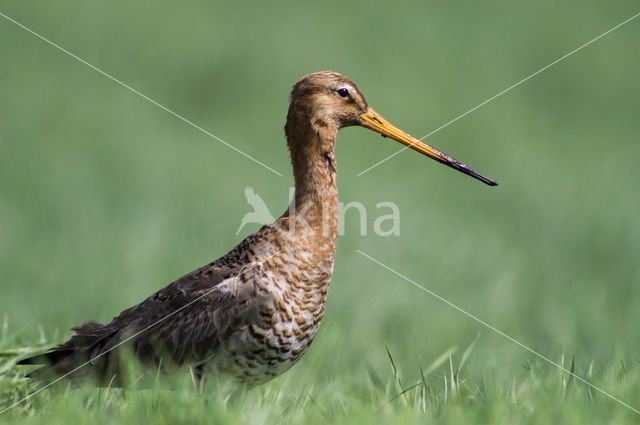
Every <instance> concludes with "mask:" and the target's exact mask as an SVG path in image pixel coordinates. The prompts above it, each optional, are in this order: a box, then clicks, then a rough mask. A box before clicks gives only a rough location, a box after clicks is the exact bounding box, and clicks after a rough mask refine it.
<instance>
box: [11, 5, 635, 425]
mask: <svg viewBox="0 0 640 425" xmlns="http://www.w3.org/2000/svg"><path fill="white" fill-rule="evenodd" d="M32 6H33V4H32V3H31V2H13V3H7V4H6V5H3V6H2V7H1V8H0V9H1V11H2V13H5V14H7V15H8V16H11V17H12V18H14V19H16V20H18V21H20V22H22V23H23V24H25V25H27V26H29V27H31V28H33V29H34V30H36V31H38V32H40V33H42V35H43V36H46V37H47V38H50V39H51V40H52V41H54V42H56V43H58V44H60V45H61V46H63V47H65V48H67V49H69V50H70V51H72V52H73V53H75V54H77V55H79V56H80V57H82V58H83V59H85V60H87V61H88V62H90V63H92V64H94V65H96V66H98V67H100V68H101V69H103V70H104V71H106V72H109V73H111V74H113V75H114V76H115V77H117V78H119V79H121V80H122V81H123V82H125V83H127V84H129V85H131V86H132V87H134V88H136V89H137V90H140V91H141V92H142V93H144V94H145V95H148V96H150V97H151V98H153V99H154V100H156V101H158V102H160V103H161V104H163V105H166V106H167V107H170V108H171V109H173V110H175V111H176V112H178V113H180V114H181V115H183V116H185V117H186V118H188V119H190V120H192V121H193V122H194V123H196V124H198V125H200V126H202V127H203V128H205V129H206V130H208V131H211V132H212V133H214V134H216V135H217V136H219V137H221V138H223V139H225V140H227V141H228V142H229V143H232V144H233V145H234V146H237V147H238V148H239V149H242V150H243V151H245V152H247V153H249V154H250V155H252V156H254V157H256V158H257V159H259V160H260V161H262V162H264V163H265V164H267V165H269V166H270V167H272V168H274V169H275V170H277V171H279V172H280V173H282V174H283V175H284V177H279V176H278V175H276V174H273V173H271V172H270V171H268V170H265V169H264V168H262V167H259V166H255V165H254V164H253V163H251V162H249V161H247V160H246V158H244V157H243V156H241V155H238V154H237V153H236V152H234V151H232V150H230V149H228V148H226V147H225V146H224V145H221V144H220V143H219V142H217V141H216V140H214V139H211V138H210V137H208V136H206V135H204V134H202V133H200V132H198V131H197V130H195V129H193V128H192V127H190V126H187V125H185V124H184V122H182V121H180V120H178V119H175V118H174V117H172V116H171V115H169V114H167V113H166V112H165V111H163V110H161V109H158V108H157V107H154V106H153V105H152V104H150V103H149V102H147V101H145V100H144V99H142V98H140V97H138V96H135V95H134V94H133V93H131V92H129V91H127V90H126V89H124V88H122V87H120V86H118V85H115V84H114V83H113V82H112V81H109V80H108V79H105V78H104V77H103V76H101V75H100V74H98V73H96V72H95V71H93V70H91V69H90V68H87V67H86V66H85V65H82V64H81V63H79V62H77V61H75V60H73V59H72V58H70V57H68V56H66V55H64V54H63V53H61V52H60V51H57V50H56V49H53V48H52V47H51V46H49V45H47V44H45V43H43V42H42V41H41V40H38V39H37V38H36V37H34V36H33V35H31V34H29V33H27V32H25V31H24V30H22V29H20V28H18V27H17V26H15V25H14V24H11V23H10V22H7V21H5V20H2V19H0V45H1V46H2V49H0V60H1V61H2V62H1V63H2V79H1V81H0V99H1V100H2V101H1V102H0V312H1V313H2V315H3V317H6V319H4V327H3V329H2V340H1V341H0V352H1V353H0V394H1V396H0V398H1V399H2V401H1V402H0V404H1V405H2V406H7V405H9V403H10V402H11V401H13V400H18V399H20V397H21V396H23V395H25V394H27V393H30V392H31V391H34V388H36V387H35V386H34V385H33V384H29V383H27V382H26V381H25V380H24V379H22V376H23V373H24V370H23V369H20V368H16V367H14V363H15V361H16V359H18V358H20V357H21V356H24V355H26V354H27V352H32V351H38V350H41V349H43V348H45V347H48V346H50V345H53V344H56V343H59V342H61V341H63V340H64V339H65V338H67V337H68V336H69V331H68V329H69V328H70V327H71V326H74V325H77V324H78V323H81V322H83V321H86V320H89V319H95V320H100V321H108V320H109V319H110V318H111V317H112V316H113V315H114V314H115V313H117V312H119V311H121V310H122V309H124V308H126V307H128V306H130V305H132V304H134V303H136V302H139V301H140V300H141V299H143V298H145V297H146V296H148V295H149V294H150V293H152V292H153V291H155V290H157V289H158V288H159V287H161V286H163V285H165V284H166V283H167V282H170V281H172V280H173V279H175V278H177V277H179V276H181V275H182V274H184V273H186V272H188V271H190V270H192V269H194V268H195V267H198V266H200V265H202V264H205V263H207V262H208V261H211V260H212V259H214V258H217V257H218V256H220V255H222V254H224V253H225V252H226V251H227V250H228V249H229V248H230V247H232V246H233V245H234V244H236V243H237V242H239V240H240V239H241V238H242V237H243V236H245V235H246V232H249V231H253V230H255V228H256V227H253V228H250V227H249V226H247V227H246V228H245V229H244V230H243V232H242V233H244V234H241V235H238V236H236V235H235V232H236V230H237V228H238V225H239V221H240V217H242V215H243V214H245V213H246V212H247V211H248V206H247V205H246V203H245V198H244V193H243V191H244V188H245V187H246V186H252V187H253V188H254V190H255V191H256V193H258V194H259V195H260V196H261V197H262V198H263V199H264V200H265V202H266V204H267V205H268V206H269V208H270V209H271V211H272V212H273V213H274V214H277V213H278V212H279V211H282V210H284V206H285V205H286V203H287V200H288V188H289V186H290V185H291V184H292V178H291V175H290V172H289V164H288V156H287V152H286V147H285V144H284V141H283V133H282V126H283V125H284V117H285V113H286V109H287V93H288V91H289V90H290V87H291V85H292V83H293V82H295V81H296V80H297V79H298V78H300V77H301V76H302V75H304V74H306V73H308V72H311V71H314V70H318V69H327V68H329V69H334V70H337V71H340V72H342V73H344V74H346V75H348V76H350V77H351V78H352V79H354V81H355V82H356V83H357V84H358V86H359V88H360V89H361V90H362V91H363V93H364V94H365V95H366V97H367V100H368V101H369V103H370V104H371V105H372V106H373V107H374V108H375V109H376V110H377V111H379V112H380V113H382V114H383V115H384V116H385V117H386V118H387V119H389V120H390V121H391V122H393V123H394V124H396V125H398V126H399V127H401V128H403V129H405V130H406V131H409V132H410V133H412V134H415V135H417V136H422V135H424V134H427V133H428V132H430V131H431V130H433V129H435V128H438V127H439V126H441V125H442V124H443V123H446V122H448V121H450V120H451V119H453V118H455V117H456V116H458V115H460V114H461V113H463V112H464V111H466V110H468V109H470V108H472V107H473V106H475V105H477V104H479V103H480V102H482V101H484V100H485V99H488V98H490V97H491V96H493V95H495V94H496V93H499V92H500V91H502V90H504V89H505V88H506V87H508V86H510V85H511V84H513V83H515V82H517V81H519V80H520V79H522V78H524V77H525V76H527V75H529V74H531V73H532V72H534V71H536V70H538V69H540V68H541V67H543V66H545V65H547V64H549V63H551V62H552V61H554V60H555V59H557V58H559V57H561V56H562V55H564V54H566V53H568V52H569V51H571V50H573V49H575V48H576V47H577V46H579V45H581V44H583V43H585V42H587V41H589V40H590V39H592V38H594V37H595V36H597V35H599V34H601V33H603V32H605V31H607V30H608V29H609V28H611V27H613V26H615V25H617V24H618V23H620V22H622V21H623V20H625V19H627V18H629V17H630V16H632V15H634V14H635V13H637V12H638V10H637V4H636V2H633V1H631V0H629V1H620V2H615V3H609V4H605V3H603V2H599V1H595V0H594V1H586V2H585V1H581V2H578V1H569V2H563V3H562V4H558V3H557V2H554V1H551V0H549V1H546V0H545V1H541V2H536V3H535V4H534V3H531V4H524V3H516V2H499V1H487V2H462V3H461V2H448V3H443V2H421V3H420V4H407V5H405V6H403V7H400V6H395V5H394V6H391V5H390V4H383V3H375V4H372V3H371V2H364V1H362V2H359V1H356V2H350V3H349V4H346V3H344V2H337V1H328V2H321V3H310V4H301V3H299V2H281V3H278V4H277V5H272V6H271V7H270V8H268V9H262V7H261V6H258V5H249V4H245V3H233V4H232V3H229V4H218V3H216V2H195V1H194V2H188V3H184V2H181V3H180V4H178V3H175V2H162V1H160V2H158V1H154V2H151V1H141V2H134V3H131V4H127V5H117V6H116V5H114V4H111V3H109V2H90V3H87V2H82V1H77V0H63V1H60V2H57V3H56V4H55V5H54V4H48V3H47V4H45V3H42V4H38V7H32ZM61 23H64V24H61ZM639 25H640V21H633V22H630V23H628V24H627V25H625V26H623V27H621V28H620V29H618V30H616V31H614V32H612V33H611V34H609V35H607V36H606V37H603V38H602V39H600V40H598V41H597V42H596V43H593V44H592V45H590V46H588V47H587V48H585V49H584V50H582V51H580V52H578V53H576V54H575V55H572V56H571V57H569V58H567V59H565V60H564V61H562V62H560V63H558V64H556V65H554V66H553V67H551V68H549V69H548V70H546V71H544V72H543V73H541V74H539V75H537V76H536V77H534V78H532V79H530V80H528V81H527V82H526V83H524V84H522V85H520V86H518V87H517V88H516V89H514V90H511V91H510V92H508V93H506V94H504V95H503V96H501V97H499V98H498V99H495V100H494V101H492V102H490V103H488V104H487V105H485V106H483V107H482V108H480V109H478V110H476V111H474V112H473V113H471V114H469V115H467V116H465V117H464V118H463V119H460V120H459V121H456V122H455V123H454V124H453V125H451V126H449V127H447V128H445V129H443V130H441V131H439V132H437V133H436V134H434V135H433V136H431V137H429V141H430V143H431V144H433V145H434V146H435V147H437V148H439V149H441V150H442V151H444V152H446V153H448V154H451V155H453V156H454V157H456V158H458V159H460V160H462V161H464V162H466V163H468V164H469V165H470V166H472V167H473V168H475V169H477V170H478V171H480V172H483V173H485V174H486V175H488V176H489V177H492V178H495V179H496V180H497V181H498V182H499V183H500V186H499V187H497V188H488V187H484V186H483V185H481V184H480V183H478V182H476V181H473V180H471V179H469V178H468V177H466V176H463V175H458V173H455V172H453V171H451V170H449V169H446V168H444V167H442V166H439V165H438V164H436V163H434V162H433V161H429V160H427V159H425V158H424V157H421V156H420V155H418V154H416V153H415V152H405V153H403V154H400V155H397V156H395V157H394V158H393V159H391V160H389V161H387V162H385V163H384V164H383V165H381V166H379V167H377V168H376V169H374V170H372V171H369V172H367V173H365V174H363V175H362V176H360V177H357V174H358V173H359V172H361V171H362V170H364V169H366V168H368V167H369V166H371V165H372V164H374V163H376V162H378V161H379V160H381V159H383V158H384V157H385V156H387V155H390V154H392V153H394V152H395V151H396V149H398V148H399V147H400V146H399V145H397V144H394V143H392V142H389V141H388V140H387V139H384V140H383V139H381V138H380V137H377V136H376V135H375V134H373V133H371V132H368V131H366V130H364V129H360V128H357V129H356V128H349V129H345V130H343V131H342V132H341V133H340V135H339V140H338V143H337V152H336V157H337V160H338V168H339V175H338V186H339V190H340V199H341V201H342V202H344V203H345V204H346V203H349V202H351V201H358V202H361V203H362V204H363V205H364V206H365V207H366V208H367V212H368V222H367V226H368V230H369V232H368V234H367V236H360V235H359V232H358V229H359V226H360V223H359V222H358V221H357V217H356V215H355V214H354V215H347V217H346V218H345V229H346V230H345V235H344V236H341V237H340V239H339V241H338V250H337V253H336V264H335V270H334V276H333V281H332V285H331V289H330V292H329V298H328V303H327V310H326V314H325V318H324V320H323V324H322V327H321V329H320V332H319V334H318V336H317V338H316V340H315V341H314V343H313V346H312V347H311V348H310V350H309V352H308V353H307V354H305V356H304V357H303V358H302V360H301V361H300V362H299V364H297V365H296V366H295V367H294V368H292V370H290V371H289V372H287V373H286V374H284V375H283V376H282V377H280V378H278V379H276V380H275V381H273V382H271V383H269V384H267V385H264V386H261V387H258V388H256V389H254V390H251V391H249V392H246V393H245V392H243V391H240V390H238V389H236V388H233V387H230V386H229V384H228V383H224V382H218V381H216V380H211V381H210V382H208V384H207V385H208V387H207V388H206V389H205V390H204V391H202V392H197V391H195V390H194V389H193V385H192V384H191V379H190V376H189V374H188V373H186V372H185V373H184V374H182V375H179V376H175V377H161V378H159V380H158V382H157V384H154V386H153V387H152V388H151V389H146V390H142V389H136V388H129V389H126V390H124V391H121V390H117V389H108V390H106V389H93V388H68V387H67V386H66V385H65V384H61V385H56V386H54V387H52V388H50V389H47V390H45V391H42V392H40V393H38V394H37V395H36V396H34V397H33V398H31V399H29V401H28V402H27V403H25V404H24V405H20V406H18V407H15V408H14V409H12V410H10V411H8V412H6V413H5V414H2V415H0V423H12V424H20V423H42V422H43V421H47V422H51V423H54V424H55V423H58V422H59V423H73V422H80V423H92V422H95V423H122V422H134V423H141V422H156V423H181V422H218V423H238V422H248V423H252V424H253V423H305V424H307V423H316V422H317V423H327V422H330V421H331V422H337V423H340V422H342V423H384V422H386V423H414V422H417V423H421V422H434V423H460V422H464V423H470V424H473V423H509V424H512V423H591V422H608V423H636V422H637V419H638V415H636V414H635V413H634V412H633V411H631V410H629V409H627V408H625V407H624V406H622V405H620V404H619V403H616V402H615V401H613V400H611V399H610V398H608V397H606V396H604V395H603V394H602V393H599V392H598V391H595V390H593V389H589V387H587V386H585V385H584V384H582V383H581V382H579V381H577V380H576V379H572V378H571V376H570V375H568V374H567V373H565V372H562V371H561V370H559V369H558V368H556V367H554V366H552V365H550V364H548V363H546V362H544V361H542V360H541V359H539V358H537V357H536V356H534V355H533V354H531V353H530V352H527V351H526V350H523V349H522V348H521V347H518V346H517V345H515V344H514V343H513V342H511V341H509V340H507V339H505V338H503V337H501V336H500V335H497V334H495V333H493V332H492V331H491V330H489V329H487V328H485V327H483V326H482V325H481V324H479V323H477V322H474V321H471V320H470V319H469V318H468V317H466V316H464V315H462V314H460V313H459V312H457V311H455V310H454V309H452V308H451V307H449V306H447V305H446V304H444V303H442V302H441V301H439V300H437V299H435V298H433V297H431V296H430V295H429V294H427V293H424V292H421V291H419V290H418V289H417V288H415V287H413V286H412V285H410V284H408V283H407V282H406V281H404V280H402V279H400V278H399V277H398V276H396V275H394V274H393V273H390V272H389V271H387V270H385V269H384V268H382V267H380V266H378V265H376V264H375V263H373V262H371V261H370V260H368V259H367V258H366V257H364V256H362V255H360V254H358V253H357V250H361V251H362V252H365V253H366V254H368V255H370V256H371V257H373V258H376V259H378V260H380V261H381V262H383V263H384V264H386V265H388V266H389V267H391V268H393V269H395V270H398V271H399V272H401V273H402V274H403V275H405V276H407V277H408V278H410V279H412V280H414V281H415V282H417V283H419V284H420V285H423V286H425V287H426V288H428V289H429V290H431V291H433V292H434V293H436V294H438V295H440V296H442V297H443V298H444V299H447V300H449V301H451V302H452V303H454V304H455V305H458V306H460V307H461V308H463V309H464V310H466V311H468V312H469V313H471V314H473V315H475V316H477V317H479V318H480V319H482V320H483V321H485V322H486V323H488V324H490V325H492V326H495V327H496V328H497V329H500V330H501V331H503V332H505V333H506V334H507V335H510V336H512V337H513V338H515V339H516V340H518V341H520V342H522V343H523V344H526V345H527V346H529V347H531V348H532V349H534V350H536V351H538V352H540V353H541V354H543V355H545V356H547V357H548V358H549V359H551V360H553V361H554V362H557V363H559V364H562V365H563V367H564V368H566V369H567V370H575V373H576V374H577V375H578V376H580V377H583V378H585V379H588V380H590V381H591V382H593V384H594V385H597V386H598V387H599V388H602V389H603V390H604V391H607V392H609V393H611V394H612V395H614V396H616V397H618V398H620V400H622V401H624V402H626V403H628V404H629V405H631V406H633V407H634V408H636V409H637V408H640V381H639V372H638V368H639V367H640V365H639V364H638V360H637V359H639V358H640V349H639V347H640V333H639V332H638V326H637V324H638V323H640V309H638V308H637V306H638V305H640V262H638V261H637V259H638V252H640V224H639V222H638V211H640V196H639V195H638V190H637V182H638V181H640V168H638V167H637V158H638V157H640V144H638V143H637V140H638V134H640V127H639V122H638V101H637V99H638V98H640V85H638V82H637V75H638V70H639V68H640V59H639V58H638V55H634V54H633V52H635V51H636V50H637V44H638V34H639V29H638V27H639ZM385 201H390V202H394V203H395V204H396V205H397V206H398V208H399V210H400V213H401V229H400V235H399V236H390V237H380V236H376V235H375V234H373V232H372V231H371V230H372V225H373V221H374V220H375V218H376V217H377V215H376V204H377V203H379V202H385ZM474 341H475V343H474ZM472 344H473V345H472ZM456 347H457V348H456ZM468 347H472V348H471V349H469V348H468ZM465 353H466V354H465Z"/></svg>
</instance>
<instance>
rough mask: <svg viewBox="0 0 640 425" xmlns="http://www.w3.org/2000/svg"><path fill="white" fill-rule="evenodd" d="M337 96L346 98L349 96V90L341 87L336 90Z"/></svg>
mask: <svg viewBox="0 0 640 425" xmlns="http://www.w3.org/2000/svg"><path fill="white" fill-rule="evenodd" d="M338 94H339V95H340V96H342V97H347V96H349V90H348V89H345V88H344V87H342V88H341V89H338Z"/></svg>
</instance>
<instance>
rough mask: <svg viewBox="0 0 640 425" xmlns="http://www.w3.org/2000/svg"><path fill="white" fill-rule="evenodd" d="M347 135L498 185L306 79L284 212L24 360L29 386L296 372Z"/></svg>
mask: <svg viewBox="0 0 640 425" xmlns="http://www.w3.org/2000/svg"><path fill="white" fill-rule="evenodd" d="M349 126H361V127H364V128H366V129H369V130H372V131H374V132H377V133H379V134H381V135H382V136H384V137H388V138H390V139H393V140H395V141H397V142H400V143H402V144H404V145H405V146H408V147H409V148H411V149H413V150H415V151H417V152H420V153H422V154H424V155H426V156H427V157H429V158H432V159H434V160H436V161H438V162H440V163H442V164H445V165H447V166H449V167H451V168H453V169H455V170H458V171H460V172H462V173H464V174H467V175H469V176H471V177H473V178H475V179H477V180H479V181H481V182H483V183H485V184H487V185H489V186H496V185H497V183H496V182H495V181H494V180H492V179H490V178H488V177H485V176H484V175H482V174H480V173H478V172H476V171H474V170H473V169H471V168H469V167H468V166H467V165H465V164H463V163H461V162H458V161H457V160H455V159H453V158H452V157H450V156H448V155H445V154H444V153H442V152H440V151H438V150H437V149H435V148H433V147H431V146H429V145H428V144H426V143H424V142H422V141H421V140H419V139H416V138H414V137H412V136H411V135H409V134H408V133H405V132H404V131H402V130H400V129H399V128H397V127H395V126H394V125H392V124H391V123H390V122H388V121H387V120H385V119H384V118H383V117H382V116H381V115H380V114H379V113H377V112H376V111H375V110H374V109H373V108H371V107H370V106H369V104H368V103H367V101H366V100H365V97H364V96H363V94H362V93H361V92H360V90H359V89H358V87H357V86H356V85H355V83H354V82H353V81H351V80H350V79H349V78H347V77H345V76H343V75H341V74H339V73H336V72H333V71H318V72H313V73H310V74H308V75H306V76H304V77H303V78H302V79H300V80H299V81H298V82H297V83H295V85H294V86H293V89H292V91H291V94H290V97H289V109H288V113H287V118H286V124H285V127H284V130H285V139H286V142H287V147H288V150H289V154H290V159H291V165H292V169H293V178H294V183H295V191H294V195H293V197H292V200H291V202H290V204H289V206H288V207H287V208H286V210H285V212H284V213H283V214H282V215H281V216H280V217H279V218H278V219H276V220H275V221H273V222H272V223H270V224H266V225H264V226H262V227H261V228H260V229H258V230H257V231H256V232H254V233H252V234H250V235H249V236H247V237H246V238H245V239H244V240H242V241H241V242H240V243H239V244H238V245H237V246H236V247H234V248H233V249H231V250H230V251H229V252H228V253H226V254H225V255H223V256H222V257H220V258H218V259H217V260H215V261H212V262H210V263H208V264H206V265H204V266H202V267H200V268H198V269H196V270H194V271H192V272H190V273H188V274H186V275H184V276H182V277H180V278H179V279H177V280H175V281H173V282H171V283H169V284H168V285H166V286H165V287H163V288H162V289H160V290H158V291H157V292H155V293H154V294H152V295H151V296H149V297H148V298H147V299H145V300H144V301H142V302H140V303H139V304H137V305H134V306H132V307H130V308H127V309H126V310H124V311H122V312H121V313H120V314H118V315H117V316H115V317H114V318H113V319H112V320H111V321H110V322H109V323H104V324H103V323H98V322H95V321H89V322H86V323H84V324H82V325H80V326H76V327H74V328H72V331H73V332H74V333H73V335H72V336H71V338H70V339H68V340H67V341H66V342H64V343H62V344H60V345H58V346H56V347H55V348H52V349H51V350H50V351H48V352H46V353H44V354H41V355H37V356H33V357H29V358H26V359H23V360H22V361H20V362H19V363H20V364H31V365H41V367H40V368H39V369H36V370H34V371H32V372H31V373H30V374H28V375H27V376H28V377H30V378H32V379H38V378H39V379H43V377H46V376H51V377H58V378H57V379H62V378H63V377H64V378H68V379H71V380H75V379H81V378H85V377H87V376H91V377H93V378H94V379H96V380H97V382H113V380H114V379H118V377H119V376H120V375H121V374H122V368H123V362H124V359H125V358H128V357H127V356H126V355H125V354H124V353H129V354H130V355H131V356H133V357H134V358H135V359H137V361H138V363H140V364H142V365H143V366H144V367H152V368H153V367H155V368H159V369H160V370H163V371H171V370H174V369H173V368H181V367H189V368H192V370H195V371H197V375H198V376H199V377H202V376H210V375H214V376H220V377H222V376H227V377H230V378H231V379H232V380H234V381H237V382H238V383H240V384H243V385H246V386H248V387H252V386H255V385H260V384H263V383H265V382H268V381H270V380H271V379H273V378H275V377H277V376H279V375H280V374H282V373H283V372H285V371H286V370H288V369H289V368H291V366H293V365H294V364H295V363H296V362H297V361H298V360H299V359H300V358H301V356H302V355H303V354H304V353H305V351H306V350H307V349H308V348H309V346H310V344H311V343H312V341H313V340H314V338H315V336H316V333H317V332H318V328H319V326H320V323H321V321H322V318H323V315H324V308H325V301H326V299H327V291H328V288H329V283H330V281H331V276H332V273H333V266H334V256H335V250H336V242H337V236H338V216H339V214H338V191H337V187H336V173H337V165H336V159H335V144H336V137H337V135H338V131H339V130H340V129H342V128H344V127H349ZM251 192H252V191H250V190H247V194H249V193H251ZM247 197H248V196H247ZM250 203H251V202H250ZM253 205H254V207H255V206H256V205H257V204H253ZM257 210H258V208H256V211H257ZM156 370H157V369H156Z"/></svg>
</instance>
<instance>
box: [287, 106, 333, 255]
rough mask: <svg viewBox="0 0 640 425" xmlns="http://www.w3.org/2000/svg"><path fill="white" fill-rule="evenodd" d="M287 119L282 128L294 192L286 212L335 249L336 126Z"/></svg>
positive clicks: (331, 248)
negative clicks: (289, 156)
mask: <svg viewBox="0 0 640 425" xmlns="http://www.w3.org/2000/svg"><path fill="white" fill-rule="evenodd" d="M289 118H291V117H289ZM290 121H291V120H288V121H287V126H286V127H285V130H286V135H287V144H288V145H289V151H290V153H291V163H292V166H293V177H294V181H295V194H294V198H293V200H292V202H291V205H290V207H289V210H288V215H289V216H290V218H294V217H295V218H296V220H297V223H300V222H302V223H303V224H304V225H306V226H307V227H308V229H309V230H310V231H311V233H312V234H313V235H314V236H315V237H316V238H319V239H321V240H322V242H323V244H328V247H329V248H330V250H332V251H335V241H336V238H337V235H338V190H337V187H336V172H337V169H336V162H335V157H334V147H335V139H336V135H337V133H338V128H332V127H331V126H329V125H326V124H324V123H322V122H311V123H310V122H309V121H308V120H300V121H302V122H293V123H292V122H290ZM316 240H318V239H316Z"/></svg>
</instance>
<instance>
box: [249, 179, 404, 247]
mask: <svg viewBox="0 0 640 425" xmlns="http://www.w3.org/2000/svg"><path fill="white" fill-rule="evenodd" d="M294 193H295V189H294V188H292V187H291V188H289V202H291V201H292V200H293V195H294ZM244 196H245V197H246V198H247V203H248V204H249V205H250V206H251V207H252V208H253V211H251V212H248V213H246V214H245V215H244V217H242V221H241V222H240V227H238V231H237V232H236V235H238V234H239V233H240V232H241V231H242V229H243V228H244V226H246V225H247V224H253V223H255V224H259V225H260V226H263V225H265V224H270V223H273V222H274V221H275V219H274V218H273V215H271V212H270V211H269V208H268V207H267V204H266V203H265V202H264V200H263V199H262V197H260V195H258V194H257V193H256V192H255V191H254V190H253V188H252V187H251V186H247V187H246V188H245V189H244ZM383 209H387V210H388V214H379V213H380V212H382V211H383ZM348 210H355V211H356V212H357V214H356V216H355V217H353V213H351V214H346V213H347V211H348ZM376 213H378V217H377V218H376V219H375V220H374V222H373V233H374V234H376V235H377V236H399V235H400V209H399V208H398V206H397V205H396V204H395V203H393V202H378V203H376ZM338 215H339V225H338V234H339V235H341V236H342V235H344V234H345V223H347V222H350V223H351V224H350V227H351V228H353V226H354V224H353V220H354V218H357V219H359V226H358V227H359V231H360V232H359V233H360V236H366V235H367V231H368V228H369V226H370V223H369V220H368V217H367V209H366V207H365V206H364V204H362V203H361V202H357V201H352V202H349V203H347V204H346V205H345V204H344V203H342V202H339V203H338ZM347 216H349V217H347ZM323 222H324V221H323ZM296 223H297V221H296ZM299 224H302V225H303V224H304V223H299Z"/></svg>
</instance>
